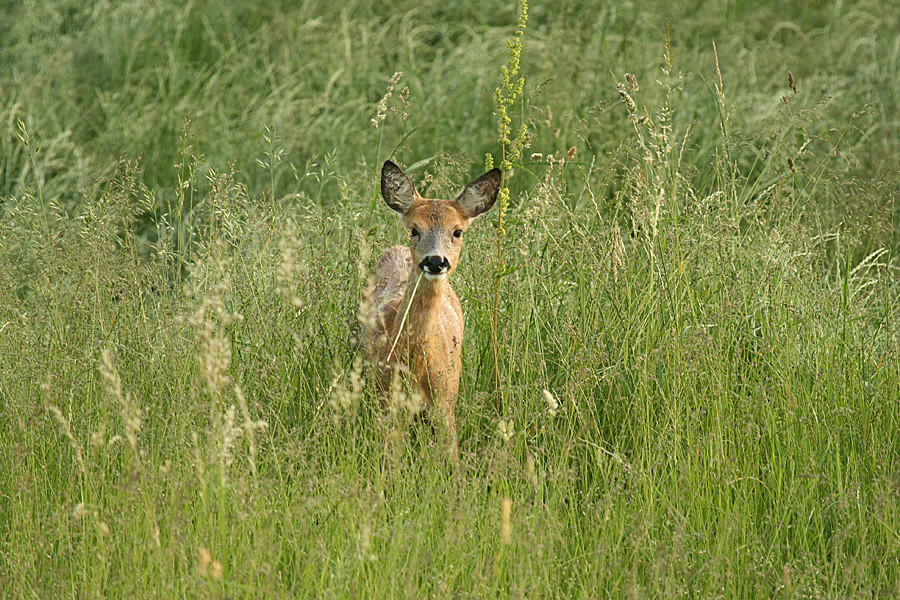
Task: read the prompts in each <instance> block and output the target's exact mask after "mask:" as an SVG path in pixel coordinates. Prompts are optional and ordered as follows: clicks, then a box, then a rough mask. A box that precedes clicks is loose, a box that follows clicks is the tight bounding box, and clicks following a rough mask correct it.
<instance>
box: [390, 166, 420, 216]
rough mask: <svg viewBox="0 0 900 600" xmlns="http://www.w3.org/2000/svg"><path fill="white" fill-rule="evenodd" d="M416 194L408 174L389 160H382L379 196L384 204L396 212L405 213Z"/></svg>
mask: <svg viewBox="0 0 900 600" xmlns="http://www.w3.org/2000/svg"><path fill="white" fill-rule="evenodd" d="M417 195H418V194H417V193H416V186H415V185H414V184H413V181H412V179H410V178H409V175H407V174H406V173H404V172H403V170H402V169H400V167H398V166H397V165H395V164H394V163H392V162H391V161H389V160H386V161H384V165H383V166H382V167H381V197H382V198H384V202H385V204H387V205H388V206H390V207H391V208H392V209H394V210H395V211H397V212H398V213H405V212H406V210H407V209H408V208H409V207H410V206H412V203H413V202H414V201H415V199H416V196H417Z"/></svg>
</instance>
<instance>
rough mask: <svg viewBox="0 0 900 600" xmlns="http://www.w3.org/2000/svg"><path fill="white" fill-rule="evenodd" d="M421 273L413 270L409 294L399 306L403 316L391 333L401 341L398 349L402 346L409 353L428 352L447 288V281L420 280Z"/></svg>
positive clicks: (398, 317) (397, 319) (393, 337)
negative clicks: (425, 350) (412, 351)
mask: <svg viewBox="0 0 900 600" xmlns="http://www.w3.org/2000/svg"><path fill="white" fill-rule="evenodd" d="M420 273H421V271H420V270H419V269H416V268H413V270H412V272H411V273H410V275H409V280H408V283H407V285H406V293H405V294H404V295H403V300H402V301H401V302H400V305H399V309H400V312H399V313H398V315H397V318H396V319H395V321H394V327H393V328H392V329H393V331H392V332H391V337H392V339H397V340H398V341H399V344H398V346H399V345H401V344H402V345H403V346H405V347H407V348H409V349H410V350H412V349H413V348H419V349H422V350H424V349H426V348H427V346H428V344H429V341H430V340H431V338H432V337H433V332H434V326H435V323H436V322H437V320H438V316H439V314H440V310H441V303H442V302H443V298H444V294H445V293H446V287H447V285H448V284H447V280H446V279H442V280H440V281H429V280H427V279H425V278H424V277H421V279H420V277H419V275H420ZM417 282H418V285H417ZM407 310H408V313H407ZM404 314H406V319H405V320H404V318H403V315H404Z"/></svg>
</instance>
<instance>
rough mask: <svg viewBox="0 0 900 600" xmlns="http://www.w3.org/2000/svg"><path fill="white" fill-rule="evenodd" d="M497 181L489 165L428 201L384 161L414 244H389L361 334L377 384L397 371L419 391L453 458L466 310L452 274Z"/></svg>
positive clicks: (392, 196)
mask: <svg viewBox="0 0 900 600" xmlns="http://www.w3.org/2000/svg"><path fill="white" fill-rule="evenodd" d="M500 183H501V176H500V169H492V170H491V171H488V172H487V173H485V174H484V175H482V176H481V177H479V178H478V179H476V180H474V181H472V182H471V183H469V184H468V185H467V186H466V187H465V189H464V190H463V191H462V192H460V193H459V195H458V196H457V197H456V198H455V199H453V200H431V199H426V198H422V197H421V196H420V195H419V193H418V192H417V191H416V188H415V185H414V184H413V182H412V179H410V178H409V176H408V175H407V174H406V173H404V172H403V171H402V170H401V169H400V167H398V166H397V165H395V164H394V163H392V162H391V161H386V162H385V163H384V166H383V167H382V168H381V197H382V198H383V199H384V201H385V203H386V204H387V205H388V206H389V207H391V208H392V209H393V210H395V211H397V212H398V213H400V220H401V221H402V222H403V224H404V225H405V226H406V227H407V229H408V230H409V247H405V246H394V247H393V248H389V249H388V250H386V251H385V252H384V254H383V255H382V256H381V258H380V259H379V260H378V263H377V264H376V266H375V271H374V277H375V280H376V283H375V289H374V291H373V295H372V302H373V305H374V309H375V321H374V324H373V325H371V326H370V330H369V331H367V332H365V334H364V339H365V340H366V345H367V346H368V352H369V355H370V358H371V359H372V361H373V364H374V367H375V368H374V370H375V371H376V377H375V379H376V380H377V383H378V387H379V388H380V389H381V390H382V391H384V390H387V389H388V388H389V387H390V385H391V381H392V378H393V377H397V376H399V377H401V378H402V380H403V381H404V383H405V384H406V385H408V386H409V391H411V392H412V393H414V394H418V395H420V396H421V399H422V400H423V401H424V403H425V409H426V411H429V412H436V413H437V414H436V416H437V417H438V418H439V419H441V420H442V421H443V422H444V423H445V425H446V427H447V433H448V434H449V439H450V451H451V455H452V456H453V457H454V461H455V457H456V426H455V424H456V419H455V416H454V413H453V405H454V399H455V397H456V393H457V391H458V390H459V375H460V372H461V370H462V360H461V357H460V350H461V347H462V339H463V314H462V306H460V304H459V298H457V297H456V293H455V292H454V291H453V288H451V287H450V284H449V283H448V282H447V279H448V277H449V276H450V273H452V272H453V270H454V269H455V268H456V263H457V261H458V260H459V251H460V248H461V247H462V235H463V233H464V232H465V231H466V229H467V228H468V227H469V223H470V222H471V220H472V219H473V218H474V217H477V216H478V215H480V214H481V213H483V212H485V211H487V210H488V209H490V208H491V206H493V205H494V201H495V200H496V199H497V193H498V192H499V191H500Z"/></svg>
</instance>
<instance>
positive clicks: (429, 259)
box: [419, 255, 450, 274]
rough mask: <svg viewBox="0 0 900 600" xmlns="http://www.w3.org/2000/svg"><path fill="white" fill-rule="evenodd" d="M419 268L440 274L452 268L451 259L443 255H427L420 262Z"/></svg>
mask: <svg viewBox="0 0 900 600" xmlns="http://www.w3.org/2000/svg"><path fill="white" fill-rule="evenodd" d="M419 268H420V269H422V270H423V271H425V272H426V273H433V274H438V273H442V272H444V271H449V270H450V261H449V260H447V259H446V258H445V257H443V256H437V255H431V256H426V257H425V258H423V259H422V262H420V263H419Z"/></svg>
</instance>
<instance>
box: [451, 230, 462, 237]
mask: <svg viewBox="0 0 900 600" xmlns="http://www.w3.org/2000/svg"><path fill="white" fill-rule="evenodd" d="M453 237H455V238H458V237H462V229H457V230H456V231H454V232H453Z"/></svg>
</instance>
